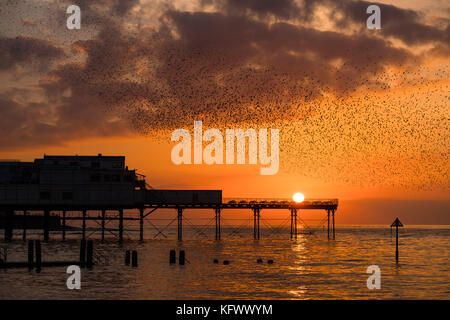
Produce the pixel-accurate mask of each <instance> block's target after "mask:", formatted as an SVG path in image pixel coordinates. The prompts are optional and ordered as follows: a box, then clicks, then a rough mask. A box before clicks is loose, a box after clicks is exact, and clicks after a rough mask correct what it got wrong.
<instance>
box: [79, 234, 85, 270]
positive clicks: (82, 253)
mask: <svg viewBox="0 0 450 320" xmlns="http://www.w3.org/2000/svg"><path fill="white" fill-rule="evenodd" d="M85 264H86V240H84V239H83V240H81V242H80V266H81V267H84V265H85Z"/></svg>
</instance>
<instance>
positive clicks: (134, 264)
mask: <svg viewBox="0 0 450 320" xmlns="http://www.w3.org/2000/svg"><path fill="white" fill-rule="evenodd" d="M131 266H132V267H134V268H136V267H137V266H138V254H137V251H136V250H133V252H132V254H131Z"/></svg>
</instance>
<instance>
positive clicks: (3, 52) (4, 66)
mask: <svg viewBox="0 0 450 320" xmlns="http://www.w3.org/2000/svg"><path fill="white" fill-rule="evenodd" d="M63 57H65V54H64V50H63V49H62V48H60V47H57V46H56V45H55V44H54V43H52V42H51V41H48V40H43V39H36V38H31V37H24V36H17V37H15V38H6V37H2V38H0V71H9V70H13V69H14V68H16V67H17V66H34V67H38V68H39V69H40V70H41V71H43V70H46V69H47V68H48V67H49V66H50V64H51V63H52V62H54V61H55V60H57V59H61V58H63Z"/></svg>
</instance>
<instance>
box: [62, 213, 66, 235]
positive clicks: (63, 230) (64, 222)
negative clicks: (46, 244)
mask: <svg viewBox="0 0 450 320" xmlns="http://www.w3.org/2000/svg"><path fill="white" fill-rule="evenodd" d="M62 228H63V229H62V240H63V241H66V210H64V211H63V213H62Z"/></svg>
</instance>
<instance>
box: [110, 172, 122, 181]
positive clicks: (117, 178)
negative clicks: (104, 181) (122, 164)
mask: <svg viewBox="0 0 450 320" xmlns="http://www.w3.org/2000/svg"><path fill="white" fill-rule="evenodd" d="M111 181H113V182H120V175H118V174H112V175H111Z"/></svg>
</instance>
